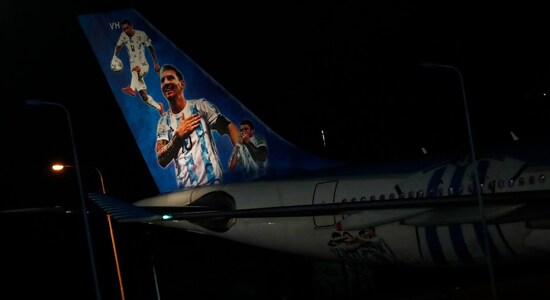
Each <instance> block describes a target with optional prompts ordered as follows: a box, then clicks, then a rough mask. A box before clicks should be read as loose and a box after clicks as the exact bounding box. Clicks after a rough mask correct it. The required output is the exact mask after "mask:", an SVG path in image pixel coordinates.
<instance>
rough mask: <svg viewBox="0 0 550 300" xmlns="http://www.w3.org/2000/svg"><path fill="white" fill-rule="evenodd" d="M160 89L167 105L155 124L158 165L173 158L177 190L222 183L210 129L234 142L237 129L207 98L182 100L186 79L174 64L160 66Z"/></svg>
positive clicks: (162, 164)
mask: <svg viewBox="0 0 550 300" xmlns="http://www.w3.org/2000/svg"><path fill="white" fill-rule="evenodd" d="M160 88H161V91H162V94H163V95H164V97H165V98H166V100H168V104H169V105H170V108H169V109H167V110H166V112H165V113H164V114H163V115H162V116H161V118H160V119H159V121H158V126H157V142H156V153H157V159H158V162H159V164H160V166H162V167H166V166H168V164H170V162H172V161H174V163H175V172H176V180H177V185H178V189H184V188H189V187H196V186H202V185H212V184H218V183H222V182H223V178H222V176H223V169H222V164H221V162H220V158H219V155H218V150H217V148H216V144H215V141H214V138H213V136H212V130H216V131H217V132H218V133H219V134H220V136H223V135H228V136H229V138H230V140H231V143H232V144H233V145H235V144H236V143H237V141H238V138H239V128H238V127H237V126H236V125H235V124H234V123H232V122H231V121H230V120H229V119H227V118H226V117H225V116H224V115H223V114H221V113H220V111H219V110H218V109H217V108H216V106H215V105H214V104H212V103H211V102H209V101H207V100H206V99H204V98H200V99H192V100H190V99H185V96H184V93H183V90H184V88H185V80H184V78H183V74H182V73H181V72H180V71H179V70H178V69H177V68H176V67H174V66H172V65H164V66H162V68H161V69H160Z"/></svg>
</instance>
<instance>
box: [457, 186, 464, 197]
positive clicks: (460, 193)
mask: <svg viewBox="0 0 550 300" xmlns="http://www.w3.org/2000/svg"><path fill="white" fill-rule="evenodd" d="M462 193H464V187H463V186H459V187H458V194H459V195H462Z"/></svg>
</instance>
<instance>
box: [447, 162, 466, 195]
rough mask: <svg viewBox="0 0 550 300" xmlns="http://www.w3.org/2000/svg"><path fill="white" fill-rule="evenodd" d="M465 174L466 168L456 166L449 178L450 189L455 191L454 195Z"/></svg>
mask: <svg viewBox="0 0 550 300" xmlns="http://www.w3.org/2000/svg"><path fill="white" fill-rule="evenodd" d="M465 172H466V166H458V167H456V170H455V172H454V174H453V177H452V178H451V184H450V187H452V188H453V189H454V190H455V193H456V192H457V191H458V188H459V187H460V185H461V184H462V179H463V178H464V173H465Z"/></svg>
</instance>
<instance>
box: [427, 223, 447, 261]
mask: <svg viewBox="0 0 550 300" xmlns="http://www.w3.org/2000/svg"><path fill="white" fill-rule="evenodd" d="M424 233H425V234H426V242H427V243H428V250H430V255H431V256H432V260H433V261H434V263H436V264H438V265H443V264H446V263H447V259H446V258H445V255H444V254H443V249H441V242H440V241H439V236H438V235H437V229H436V227H435V226H427V227H424Z"/></svg>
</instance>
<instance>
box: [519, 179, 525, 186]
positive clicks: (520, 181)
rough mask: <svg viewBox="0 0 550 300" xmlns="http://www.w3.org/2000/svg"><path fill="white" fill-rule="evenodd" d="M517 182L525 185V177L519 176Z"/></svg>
mask: <svg viewBox="0 0 550 300" xmlns="http://www.w3.org/2000/svg"><path fill="white" fill-rule="evenodd" d="M518 184H519V186H524V185H525V178H523V177H520V178H519V183H518Z"/></svg>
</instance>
